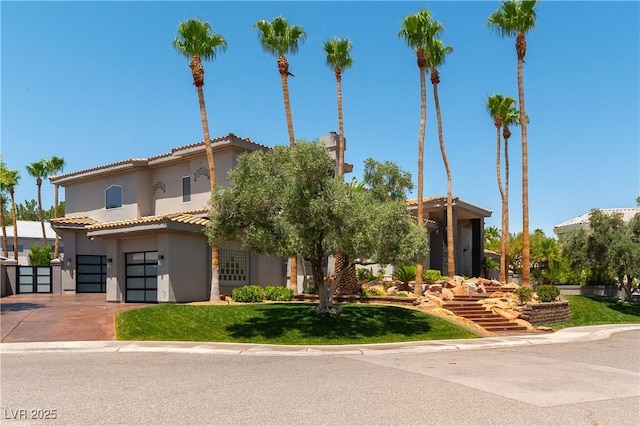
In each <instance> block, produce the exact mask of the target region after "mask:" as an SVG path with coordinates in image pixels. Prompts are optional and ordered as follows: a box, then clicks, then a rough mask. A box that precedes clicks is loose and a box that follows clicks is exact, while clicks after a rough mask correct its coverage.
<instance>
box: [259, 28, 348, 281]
mask: <svg viewBox="0 0 640 426" xmlns="http://www.w3.org/2000/svg"><path fill="white" fill-rule="evenodd" d="M254 28H255V29H257V30H258V32H259V34H260V45H261V46H262V48H263V49H264V51H265V52H267V53H269V54H271V55H274V56H276V57H277V59H276V62H277V65H278V73H279V74H280V83H281V84H282V97H283V99H284V113H285V116H286V118H287V132H288V133H289V146H290V147H293V146H294V145H295V143H296V141H295V136H294V133H293V118H292V116H291V101H290V100H289V76H291V77H294V75H293V74H292V73H291V72H289V61H288V60H287V57H286V55H289V54H291V55H293V54H296V53H297V52H298V46H299V45H300V44H302V43H304V41H305V40H306V39H307V33H306V32H305V31H304V28H302V26H300V25H290V24H289V22H287V20H286V19H285V18H283V17H282V16H277V17H275V18H274V19H273V20H272V21H271V22H269V21H267V20H264V19H261V20H259V21H258V22H256V23H255V25H254ZM340 133H342V132H340ZM289 276H290V279H289V285H290V288H291V289H292V290H293V291H294V292H296V293H297V291H298V257H297V255H295V256H293V257H291V259H289Z"/></svg>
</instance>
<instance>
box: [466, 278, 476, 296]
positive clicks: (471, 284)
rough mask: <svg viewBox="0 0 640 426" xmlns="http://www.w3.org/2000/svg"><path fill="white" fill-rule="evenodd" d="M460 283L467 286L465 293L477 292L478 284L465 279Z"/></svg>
mask: <svg viewBox="0 0 640 426" xmlns="http://www.w3.org/2000/svg"><path fill="white" fill-rule="evenodd" d="M462 285H463V286H464V287H466V288H467V294H475V293H477V292H478V286H476V283H474V282H471V281H465V282H464V283H463V284H462Z"/></svg>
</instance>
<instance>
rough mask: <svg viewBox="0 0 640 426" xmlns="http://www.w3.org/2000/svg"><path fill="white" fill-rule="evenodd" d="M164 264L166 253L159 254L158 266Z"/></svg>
mask: <svg viewBox="0 0 640 426" xmlns="http://www.w3.org/2000/svg"><path fill="white" fill-rule="evenodd" d="M163 264H164V254H159V255H158V266H162V265H163Z"/></svg>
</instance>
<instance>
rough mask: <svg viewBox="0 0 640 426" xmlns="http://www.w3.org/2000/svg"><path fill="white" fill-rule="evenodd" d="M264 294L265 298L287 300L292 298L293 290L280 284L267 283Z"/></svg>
mask: <svg viewBox="0 0 640 426" xmlns="http://www.w3.org/2000/svg"><path fill="white" fill-rule="evenodd" d="M264 295H265V298H266V299H267V300H274V301H279V302H281V301H289V300H291V299H293V290H291V289H290V288H288V287H284V286H281V285H277V286H276V285H268V286H266V287H265V288H264Z"/></svg>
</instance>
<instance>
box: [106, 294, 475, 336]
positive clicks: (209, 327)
mask: <svg viewBox="0 0 640 426" xmlns="http://www.w3.org/2000/svg"><path fill="white" fill-rule="evenodd" d="M314 306H316V305H314V304H306V303H305V304H302V303H282V304H280V303H276V304H247V305H222V306H221V305H157V306H152V307H145V308H140V309H132V310H127V311H124V312H120V313H119V314H118V315H117V316H116V336H117V339H118V340H161V341H162V340H164V341H168V340H174V341H197V342H235V343H267V344H281V345H345V344H361V343H388V342H406V341H417V340H440V339H468V338H473V337H478V336H477V335H476V334H474V333H472V332H470V331H468V330H466V329H464V328H462V327H459V326H457V325H455V324H452V323H450V322H448V321H445V320H443V319H440V318H437V317H435V316H433V315H428V314H425V313H424V312H419V311H415V310H412V309H405V308H400V307H396V306H381V305H359V304H345V305H341V306H342V309H343V312H342V313H341V314H339V315H327V314H324V315H318V314H314V313H313V312H312V309H313V307H314Z"/></svg>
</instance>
